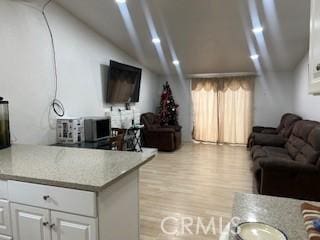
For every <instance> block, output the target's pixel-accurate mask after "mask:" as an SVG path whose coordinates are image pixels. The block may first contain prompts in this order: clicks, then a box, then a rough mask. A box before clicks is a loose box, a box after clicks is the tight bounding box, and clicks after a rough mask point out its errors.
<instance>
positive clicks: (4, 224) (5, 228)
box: [0, 199, 12, 239]
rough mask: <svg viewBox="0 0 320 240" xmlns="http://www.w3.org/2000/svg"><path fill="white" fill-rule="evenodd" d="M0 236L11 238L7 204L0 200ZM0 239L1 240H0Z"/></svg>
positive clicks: (5, 201)
mask: <svg viewBox="0 0 320 240" xmlns="http://www.w3.org/2000/svg"><path fill="white" fill-rule="evenodd" d="M0 234H3V235H8V236H11V234H12V232H11V223H10V212H9V202H8V201H7V200H2V199H1V200H0ZM0 239H1V238H0Z"/></svg>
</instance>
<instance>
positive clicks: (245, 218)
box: [229, 193, 319, 240]
mask: <svg viewBox="0 0 320 240" xmlns="http://www.w3.org/2000/svg"><path fill="white" fill-rule="evenodd" d="M303 202H305V201H300V200H294V199H288V198H279V197H270V196H263V195H254V194H244V193H237V194H236V196H235V201H234V206H233V213H232V216H233V217H239V218H240V219H241V220H240V221H241V222H263V223H267V224H269V225H272V226H274V227H276V228H278V229H280V230H282V231H283V232H284V233H285V234H286V235H287V237H288V239H290V240H303V239H308V238H307V233H306V230H305V227H304V224H303V218H302V214H301V210H300V206H301V204H302V203H303ZM318 204H319V203H318ZM231 229H232V228H231ZM229 239H230V240H235V239H236V237H235V236H234V235H232V233H230V238H229Z"/></svg>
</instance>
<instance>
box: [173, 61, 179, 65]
mask: <svg viewBox="0 0 320 240" xmlns="http://www.w3.org/2000/svg"><path fill="white" fill-rule="evenodd" d="M172 63H173V65H176V66H178V65H179V64H180V62H179V61H178V60H174V61H172Z"/></svg>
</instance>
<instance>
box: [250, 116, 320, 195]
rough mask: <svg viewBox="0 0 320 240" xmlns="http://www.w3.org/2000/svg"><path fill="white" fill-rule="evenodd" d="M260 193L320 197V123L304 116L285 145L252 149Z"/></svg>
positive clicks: (295, 125)
mask: <svg viewBox="0 0 320 240" xmlns="http://www.w3.org/2000/svg"><path fill="white" fill-rule="evenodd" d="M251 155H252V159H253V172H254V175H255V179H256V182H257V188H258V189H257V190H258V192H259V193H261V194H265V195H273V196H280V197H290V198H297V199H306V200H313V201H320V187H319V186H318V185H317V184H319V183H320V123H319V122H315V121H308V120H301V121H298V122H296V123H295V124H294V128H293V130H292V132H291V134H290V136H289V138H288V140H287V141H286V143H285V144H284V146H283V147H275V146H258V145H257V146H255V147H253V148H252V149H251Z"/></svg>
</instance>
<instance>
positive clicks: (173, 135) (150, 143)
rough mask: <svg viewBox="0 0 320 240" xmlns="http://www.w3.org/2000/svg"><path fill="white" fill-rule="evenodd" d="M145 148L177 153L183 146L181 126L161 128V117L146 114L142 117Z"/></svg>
mask: <svg viewBox="0 0 320 240" xmlns="http://www.w3.org/2000/svg"><path fill="white" fill-rule="evenodd" d="M141 123H142V124H144V129H143V146H145V147H153V148H158V150H159V151H167V152H171V151H175V150H177V149H178V148H179V147H180V146H181V126H179V125H170V126H166V127H161V126H160V118H159V115H157V114H154V113H144V114H142V115H141Z"/></svg>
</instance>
